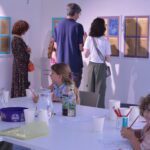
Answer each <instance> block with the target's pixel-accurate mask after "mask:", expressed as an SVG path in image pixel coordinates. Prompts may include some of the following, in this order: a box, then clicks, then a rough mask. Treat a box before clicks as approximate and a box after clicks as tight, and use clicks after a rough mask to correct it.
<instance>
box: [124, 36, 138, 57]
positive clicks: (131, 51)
mask: <svg viewBox="0 0 150 150" xmlns="http://www.w3.org/2000/svg"><path fill="white" fill-rule="evenodd" d="M135 54H136V39H135V38H126V39H125V56H135Z"/></svg>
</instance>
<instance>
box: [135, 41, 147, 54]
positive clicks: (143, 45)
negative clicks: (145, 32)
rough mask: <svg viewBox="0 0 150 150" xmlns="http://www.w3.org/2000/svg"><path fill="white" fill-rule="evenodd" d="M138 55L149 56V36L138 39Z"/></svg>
mask: <svg viewBox="0 0 150 150" xmlns="http://www.w3.org/2000/svg"><path fill="white" fill-rule="evenodd" d="M137 56H139V57H148V39H147V38H138V39H137Z"/></svg>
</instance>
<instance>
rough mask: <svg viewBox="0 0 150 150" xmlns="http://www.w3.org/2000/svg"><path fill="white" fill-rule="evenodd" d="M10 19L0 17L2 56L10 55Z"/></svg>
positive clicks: (0, 52) (0, 48)
mask: <svg viewBox="0 0 150 150" xmlns="http://www.w3.org/2000/svg"><path fill="white" fill-rule="evenodd" d="M10 24H11V19H10V17H1V16H0V54H10V40H11V34H10V30H11V29H10Z"/></svg>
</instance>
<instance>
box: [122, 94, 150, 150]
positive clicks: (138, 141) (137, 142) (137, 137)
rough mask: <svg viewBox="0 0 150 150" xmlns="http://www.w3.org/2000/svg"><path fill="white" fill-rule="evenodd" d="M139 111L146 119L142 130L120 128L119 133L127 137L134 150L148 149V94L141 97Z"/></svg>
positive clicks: (149, 113)
mask: <svg viewBox="0 0 150 150" xmlns="http://www.w3.org/2000/svg"><path fill="white" fill-rule="evenodd" d="M140 113H141V115H142V116H143V117H144V118H145V120H146V125H145V126H144V128H143V129H142V130H133V129H131V128H122V130H121V135H122V136H123V137H124V138H127V139H128V140H129V141H130V143H131V145H132V147H133V149H134V150H150V94H149V95H147V96H146V97H142V99H141V104H140Z"/></svg>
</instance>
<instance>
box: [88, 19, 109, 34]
mask: <svg viewBox="0 0 150 150" xmlns="http://www.w3.org/2000/svg"><path fill="white" fill-rule="evenodd" d="M105 30H106V27H105V20H104V19H103V18H95V19H94V20H93V22H92V24H91V28H90V33H89V35H90V36H92V37H100V36H103V35H104V33H105Z"/></svg>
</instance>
